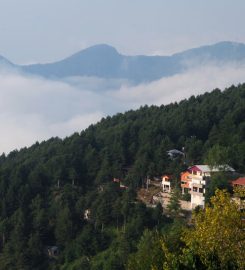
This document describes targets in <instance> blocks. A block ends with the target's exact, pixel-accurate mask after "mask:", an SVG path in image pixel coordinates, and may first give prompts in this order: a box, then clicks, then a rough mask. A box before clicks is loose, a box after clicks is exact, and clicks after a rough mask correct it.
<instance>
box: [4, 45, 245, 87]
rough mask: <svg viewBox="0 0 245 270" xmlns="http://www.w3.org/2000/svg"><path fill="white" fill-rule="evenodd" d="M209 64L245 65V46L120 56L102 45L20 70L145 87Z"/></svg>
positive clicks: (216, 46) (36, 73)
mask: <svg viewBox="0 0 245 270" xmlns="http://www.w3.org/2000/svg"><path fill="white" fill-rule="evenodd" d="M3 59H5V58H3ZM5 61H7V60H6V59H5ZM0 62H1V58H0ZM209 62H212V63H215V64H219V65H220V64H228V63H238V64H240V63H245V44H242V43H234V42H220V43H217V44H214V45H209V46H202V47H199V48H195V49H190V50H187V51H184V52H181V53H177V54H173V55H172V56H144V55H138V56H125V55H122V54H120V53H118V52H117V50H116V49H115V48H113V47H111V46H109V45H105V44H102V45H96V46H93V47H90V48H87V49H85V50H82V51H80V52H78V53H76V54H74V55H72V56H70V57H68V58H65V59H63V60H61V61H58V62H54V63H49V64H34V65H26V66H18V68H19V69H20V70H22V71H23V72H26V73H30V74H35V75H39V76H43V77H47V78H56V79H62V78H67V77H73V76H93V77H99V78H106V79H126V80H129V81H131V82H134V83H141V82H149V81H154V80H157V79H160V78H162V77H166V76H171V75H175V74H178V73H181V72H184V71H186V70H187V69H188V68H190V67H193V66H194V67H197V66H201V65H204V64H207V63H209ZM9 63H10V62H9Z"/></svg>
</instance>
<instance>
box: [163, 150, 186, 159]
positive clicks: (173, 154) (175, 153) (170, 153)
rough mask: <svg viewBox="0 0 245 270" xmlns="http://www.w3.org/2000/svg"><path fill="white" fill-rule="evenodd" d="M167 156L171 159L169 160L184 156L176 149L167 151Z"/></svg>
mask: <svg viewBox="0 0 245 270" xmlns="http://www.w3.org/2000/svg"><path fill="white" fill-rule="evenodd" d="M167 155H168V156H169V157H170V158H171V159H175V158H177V157H180V156H185V154H184V153H183V152H181V151H179V150H177V149H171V150H169V151H167Z"/></svg>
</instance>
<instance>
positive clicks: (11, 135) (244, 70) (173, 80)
mask: <svg viewBox="0 0 245 270" xmlns="http://www.w3.org/2000/svg"><path fill="white" fill-rule="evenodd" d="M244 81H245V67H234V66H229V67H228V66H226V67H222V68H220V67H216V66H205V67H202V68H198V69H193V70H189V71H188V72H186V73H184V74H180V75H175V76H172V77H169V78H163V79H161V80H159V81H155V82H152V83H149V84H144V85H138V86H130V85H129V84H128V83H127V82H125V81H118V80H101V79H98V78H70V79H67V80H66V81H63V82H56V81H49V80H44V79H41V78H36V77H28V76H24V75H20V74H11V73H3V72H2V73H1V74H0V123H1V127H2V128H1V132H0V152H9V151H11V150H13V149H16V148H17V149H19V148H21V147H24V146H30V145H31V144H33V143H35V142H36V141H42V140H46V139H48V138H50V137H52V136H59V137H65V136H68V135H71V134H72V133H73V132H76V131H81V130H82V129H84V128H86V127H88V126H89V125H90V124H91V123H96V122H97V121H99V120H100V119H101V118H102V117H103V116H106V115H112V114H114V113H117V112H124V111H126V110H129V109H136V108H138V107H139V106H141V105H145V104H148V105H152V104H156V105H160V104H168V103H170V102H174V101H179V100H181V99H184V98H188V97H190V96H191V95H196V94H202V93H204V92H205V91H211V90H212V89H214V88H217V87H218V88H221V89H224V88H225V87H228V86H230V85H231V84H238V83H242V82H244Z"/></svg>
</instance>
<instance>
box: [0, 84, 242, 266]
mask: <svg viewBox="0 0 245 270" xmlns="http://www.w3.org/2000/svg"><path fill="white" fill-rule="evenodd" d="M244 113H245V85H239V86H238V87H234V86H232V87H230V88H229V89H226V90H225V91H224V92H221V91H220V90H218V89H216V90H214V91H213V92H212V93H205V94H204V95H200V96H197V97H194V96H192V97H191V98H189V99H188V100H183V101H181V102H180V103H174V104H170V105H167V106H160V107H157V106H151V107H147V106H145V107H142V108H140V109H139V110H137V111H129V112H127V113H125V114H118V115H115V116H113V117H107V118H106V119H102V120H101V122H100V123H98V124H96V125H91V126H90V127H89V128H88V129H86V130H85V131H83V132H81V133H80V134H78V133H76V134H74V135H72V136H70V137H68V138H66V139H64V140H61V139H58V138H53V139H50V140H49V141H47V142H42V143H36V144H35V145H33V146H32V147H30V148H25V149H22V150H20V151H13V152H11V153H10V154H9V155H8V156H5V155H2V156H0V198H1V199H0V225H1V226H0V233H1V238H0V262H1V263H0V269H1V270H2V269H3V270H8V269H16V270H17V269H28V270H29V269H36V270H44V269H92V270H95V269H96V270H97V269H122V270H124V269H125V263H126V262H127V260H128V258H129V255H130V253H132V252H134V251H135V249H134V248H131V247H132V245H134V244H135V243H136V242H138V241H139V239H140V237H142V235H143V232H144V230H145V229H152V230H154V231H156V229H158V231H161V228H162V227H159V226H169V224H168V223H167V221H168V222H169V220H166V218H164V217H162V209H160V210H159V209H158V208H156V211H157V212H159V213H160V214H157V212H154V209H152V208H146V207H145V206H144V205H142V204H139V203H132V202H135V190H137V188H139V187H141V186H142V180H143V181H144V179H146V177H147V176H157V175H162V174H163V173H164V174H165V173H169V174H171V175H173V176H174V177H176V179H178V180H179V178H178V177H179V173H180V172H181V171H183V170H185V169H186V166H187V165H191V164H193V163H199V162H200V163H201V162H203V161H204V159H205V158H206V156H207V154H209V153H214V150H216V152H215V153H214V154H216V155H215V157H216V156H217V153H218V154H219V158H222V161H221V162H224V163H227V162H229V165H231V166H233V167H234V168H235V169H236V170H237V171H239V172H241V173H242V172H245V119H244ZM182 147H184V149H185V153H186V160H185V162H183V160H178V159H176V160H171V159H169V158H168V157H167V155H166V151H167V150H169V149H173V148H177V149H181V148H182ZM217 149H218V152H217ZM223 154H225V155H223ZM227 154H228V155H227ZM186 163H188V164H186ZM200 163H199V164H200ZM224 163H222V164H224ZM114 177H115V178H120V179H122V180H123V183H125V184H127V185H128V186H129V189H128V190H127V191H125V190H121V189H120V188H119V185H117V184H115V183H113V182H112V179H113V178H114ZM178 182H179V181H178ZM221 188H223V187H221ZM88 209H89V210H91V211H90V215H91V216H90V220H89V222H87V220H85V218H84V213H85V211H86V210H88ZM152 211H153V212H152ZM174 228H175V230H176V226H175V227H174ZM2 239H3V240H2ZM172 239H173V238H172V236H171V238H170V241H171V243H172V242H173V241H172ZM174 243H175V242H174ZM180 246H181V247H182V243H181V245H180ZM49 247H54V248H56V247H58V248H59V255H58V259H57V258H56V256H54V258H53V257H52V258H50V257H48V255H47V254H48V252H47V248H49ZM115 250H118V251H117V253H116V257H115V260H113V261H111V260H109V259H108V258H111V256H108V252H109V254H110V255H112V254H115ZM125 250H126V252H125ZM160 251H161V254H162V249H161V248H160ZM103 254H104V256H103ZM88 258H89V260H88ZM75 262H77V263H79V266H77V267H75V268H74V267H73V263H75ZM85 263H87V265H88V264H89V265H90V264H92V265H93V264H95V265H96V266H97V267H91V268H90V267H84V265H85ZM102 263H109V264H106V266H105V267H103V266H101V264H102ZM116 263H117V264H116ZM118 264H119V266H118ZM108 265H109V266H108ZM115 265H116V266H115ZM133 269H134V268H133ZM159 269H162V268H159ZM191 269H192V268H191ZM195 269H196V268H195ZM202 269H203V268H202Z"/></svg>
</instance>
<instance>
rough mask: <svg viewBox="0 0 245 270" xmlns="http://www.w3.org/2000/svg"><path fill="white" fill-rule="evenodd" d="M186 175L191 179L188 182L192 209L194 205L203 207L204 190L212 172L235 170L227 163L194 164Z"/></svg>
mask: <svg viewBox="0 0 245 270" xmlns="http://www.w3.org/2000/svg"><path fill="white" fill-rule="evenodd" d="M188 171H189V173H190V174H189V175H188V177H189V178H190V179H191V181H190V182H189V188H190V189H191V190H190V194H191V207H192V209H194V208H195V207H196V206H200V207H202V208H204V206H205V191H206V186H207V185H208V183H209V181H211V176H212V174H213V173H218V172H235V170H234V169H233V168H231V167H230V166H228V165H220V166H214V167H211V166H208V165H194V166H192V167H190V168H189V169H188Z"/></svg>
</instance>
